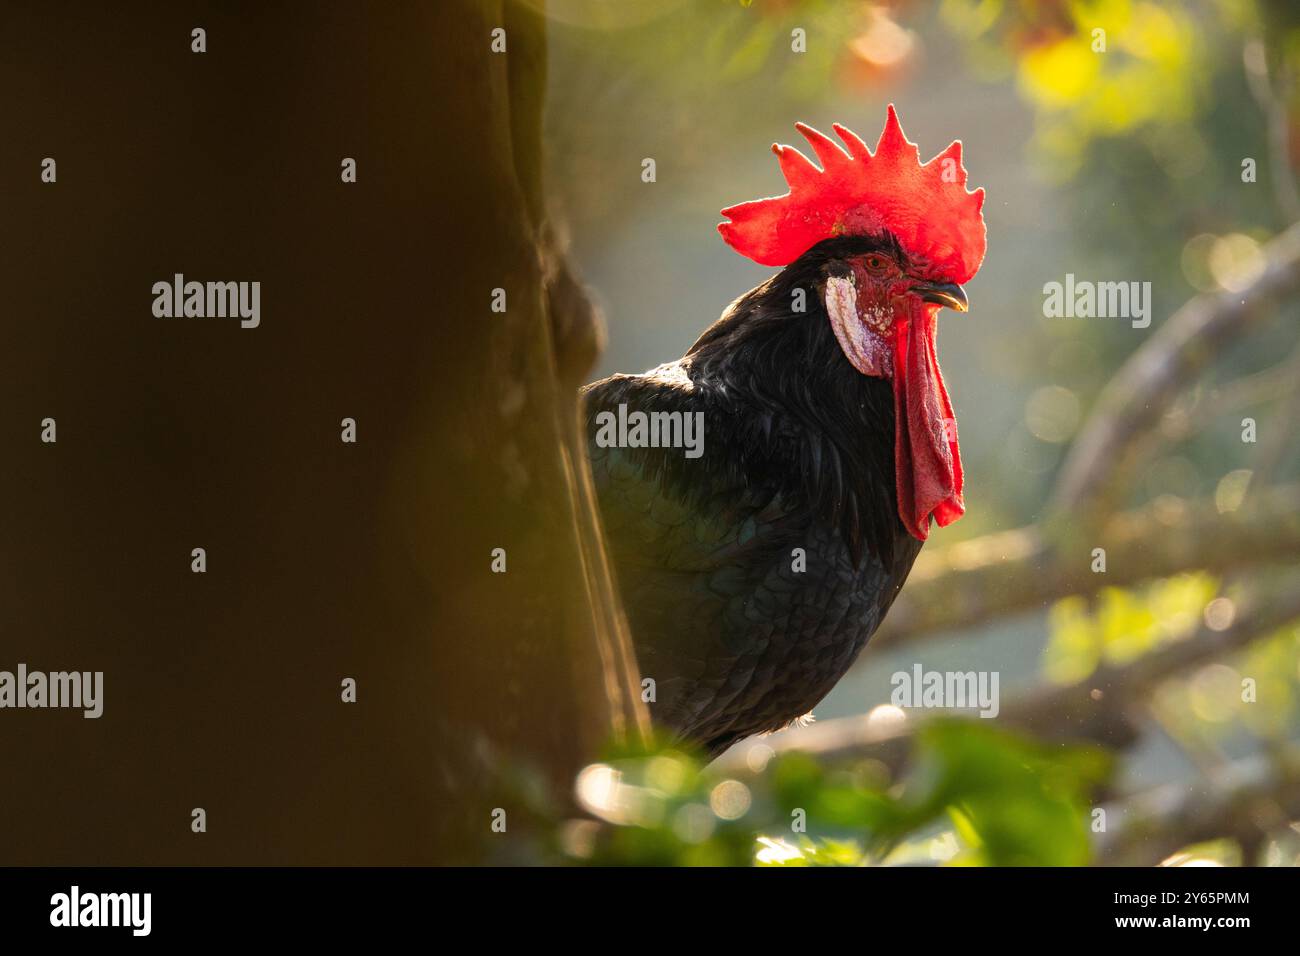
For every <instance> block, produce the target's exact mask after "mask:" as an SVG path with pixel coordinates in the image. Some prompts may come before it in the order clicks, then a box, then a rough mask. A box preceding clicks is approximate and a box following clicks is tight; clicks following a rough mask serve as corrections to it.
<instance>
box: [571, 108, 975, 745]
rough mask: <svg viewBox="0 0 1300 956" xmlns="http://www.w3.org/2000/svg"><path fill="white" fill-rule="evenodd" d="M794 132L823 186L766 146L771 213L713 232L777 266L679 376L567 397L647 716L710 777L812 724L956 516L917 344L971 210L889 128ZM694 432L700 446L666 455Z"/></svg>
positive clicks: (946, 446) (946, 287) (955, 166)
mask: <svg viewBox="0 0 1300 956" xmlns="http://www.w3.org/2000/svg"><path fill="white" fill-rule="evenodd" d="M798 128H799V130H800V131H801V132H802V133H803V134H804V136H805V137H807V138H808V140H809V142H810V143H811V144H812V146H813V149H814V150H815V151H816V153H817V155H818V157H819V158H820V159H821V161H822V169H821V170H818V169H817V168H816V167H815V166H813V164H812V163H810V162H809V161H808V160H807V159H806V158H805V157H804V156H803V155H802V154H800V153H799V152H798V150H794V149H792V148H790V147H777V146H774V147H773V150H774V151H775V152H776V153H777V156H778V157H779V158H780V160H781V165H782V169H783V171H784V173H785V176H786V179H787V181H788V183H789V184H790V187H791V191H790V193H789V194H787V195H786V196H783V197H779V198H777V199H766V200H759V201H757V202H752V203H745V204H742V205H740V206H735V207H732V208H730V209H727V210H724V211H723V214H724V215H726V216H729V217H730V218H731V220H732V221H731V222H726V223H723V224H722V225H721V226H720V227H719V229H720V230H721V232H722V234H723V237H724V238H725V239H726V240H727V241H728V242H729V243H730V244H731V245H732V246H734V247H735V248H736V249H737V250H738V251H740V252H742V254H745V255H748V256H750V257H751V258H753V259H755V260H757V261H759V262H761V263H763V264H767V265H784V266H785V268H784V269H783V270H782V271H781V272H780V273H778V274H777V275H775V276H773V277H772V278H771V279H769V280H768V281H766V282H764V283H763V284H762V285H760V286H758V287H757V288H756V289H753V290H752V291H750V292H748V293H747V294H745V295H744V296H742V297H741V298H739V299H738V300H737V301H736V302H734V303H733V304H732V305H731V306H730V307H729V308H728V309H727V310H726V312H725V313H724V314H723V316H722V317H721V318H720V319H719V320H718V321H717V322H716V323H714V325H713V326H712V327H711V328H709V329H708V330H707V331H706V332H705V333H704V334H703V335H702V336H701V337H700V338H699V340H698V341H697V342H696V343H695V344H694V345H693V346H692V347H691V349H690V351H688V352H687V353H686V355H685V356H684V357H682V358H681V359H679V360H677V361H676V362H672V363H669V364H667V365H663V366H660V367H659V368H656V369H653V370H651V371H649V372H646V373H645V374H642V375H614V376H611V377H610V378H607V379H605V380H603V381H600V382H596V383H594V384H592V385H589V386H587V387H586V389H585V390H584V394H585V400H586V410H587V420H588V429H589V436H590V440H589V448H590V453H591V461H592V469H593V472H594V475H595V480H596V486H597V491H598V494H599V500H600V510H601V514H602V517H603V520H604V526H605V532H606V535H607V538H608V540H609V542H610V547H611V553H612V558H613V562H614V565H615V569H616V572H617V575H618V579H619V584H620V587H621V591H622V596H623V601H624V604H625V606H626V608H627V612H628V616H629V619H630V624H631V628H632V634H633V639H634V641H635V643H636V649H637V656H638V662H639V664H640V667H641V672H642V674H643V675H644V676H645V677H648V678H652V679H653V680H654V682H655V684H654V700H653V702H652V703H651V714H652V716H653V718H654V720H655V722H656V724H657V725H659V726H660V727H661V728H666V729H668V730H669V731H670V732H671V733H672V734H673V735H674V736H676V737H678V738H680V739H682V740H684V741H687V742H691V743H693V744H696V745H698V746H699V747H701V748H702V749H704V750H705V751H706V752H708V753H709V754H711V755H715V754H718V753H720V752H722V751H723V750H725V749H726V748H727V747H728V746H730V745H731V744H732V743H734V742H735V741H737V740H740V739H741V738H744V737H746V736H749V735H751V734H756V733H762V732H765V731H772V730H777V729H780V728H781V727H784V726H786V725H788V724H789V723H791V722H792V721H794V720H796V719H798V718H799V717H801V716H802V715H804V714H807V713H808V712H809V711H810V710H811V709H812V707H813V706H814V705H815V704H816V703H817V702H818V701H820V700H821V699H822V698H823V697H824V696H825V695H826V694H827V693H828V692H829V691H830V689H831V688H832V687H833V686H834V685H835V683H836V682H837V681H838V680H839V678H840V677H841V676H842V675H843V674H844V672H845V671H846V670H847V669H848V668H849V666H850V665H851V664H852V663H853V661H854V660H855V659H856V658H857V656H858V654H859V652H860V651H861V650H862V648H863V646H864V645H865V644H866V643H867V640H868V639H869V638H870V637H871V635H872V634H873V633H874V632H875V630H876V628H877V627H878V626H879V625H880V622H881V620H882V619H883V618H884V616H885V613H886V612H887V611H888V610H889V607H890V605H891V604H892V603H893V601H894V598H895V596H896V595H897V594H898V591H899V589H900V588H901V587H902V585H903V582H904V581H905V580H906V578H907V575H908V572H909V571H910V570H911V567H912V562H913V561H914V560H915V558H916V555H917V553H918V552H919V550H920V548H921V543H922V541H924V539H925V537H926V535H927V534H928V531H929V525H930V519H931V517H934V518H935V520H937V521H938V523H939V524H941V525H942V524H947V523H949V522H950V521H952V520H955V519H956V518H957V517H959V516H960V515H961V513H962V510H963V507H964V506H963V503H962V498H961V492H962V475H961V460H960V455H959V451H958V447H957V436H956V429H955V421H954V420H953V415H952V407H951V405H950V403H949V401H948V396H947V392H946V389H945V388H944V386H943V379H942V377H941V375H940V373H939V368H938V364H937V361H936V360H935V354H934V329H935V315H936V313H937V312H938V309H939V307H940V306H944V305H946V306H950V307H952V308H955V309H958V310H960V311H965V309H966V298H965V294H964V292H963V291H962V289H961V287H960V285H959V283H961V282H965V281H967V280H968V279H969V278H970V277H971V276H972V275H974V273H975V271H976V270H977V269H978V268H979V264H980V262H981V260H982V258H983V253H984V225H983V219H982V216H981V212H980V209H981V205H982V201H983V193H982V191H977V192H975V193H968V192H967V191H966V188H965V181H966V174H965V170H964V169H962V168H961V155H960V144H959V143H954V144H953V145H952V146H951V147H949V149H948V150H945V151H944V152H943V153H942V154H940V155H939V156H937V157H935V159H933V160H931V162H930V163H927V164H926V165H924V166H921V165H920V164H919V163H918V161H917V156H916V147H915V146H913V145H912V144H910V143H908V142H907V140H906V138H905V136H904V135H903V132H902V129H901V128H900V126H899V124H898V119H897V116H896V114H895V113H894V110H893V107H892V106H891V107H890V109H889V116H888V120H887V122H886V126H885V131H884V133H883V134H882V136H881V139H880V142H879V144H878V146H877V148H876V151H875V153H874V154H873V153H871V152H870V151H868V150H867V148H866V147H865V145H863V144H862V142H861V140H859V139H858V138H857V137H856V136H854V135H853V134H852V133H850V132H849V131H847V130H845V129H843V128H842V127H839V126H836V127H835V130H836V132H837V133H838V134H839V136H840V138H841V139H843V140H844V142H845V144H846V146H847V147H848V151H847V152H846V151H845V150H843V149H841V148H840V147H839V146H838V144H835V143H834V142H833V141H832V140H830V139H829V138H827V137H825V136H823V135H822V134H821V133H818V132H817V131H815V130H812V129H810V128H808V127H806V126H803V125H802V124H800V125H799V127H798ZM636 413H642V414H641V416H638V415H637V414H636ZM654 413H657V414H654ZM665 413H666V414H665ZM674 413H676V414H674ZM689 416H695V418H694V419H692V418H690V417H689ZM638 417H640V418H641V422H640V423H639V425H636V422H635V419H637V418H638ZM629 419H631V420H633V422H634V425H636V427H634V428H633V429H631V430H629V429H628V428H627V422H628V421H629ZM693 421H698V422H702V425H703V429H702V430H703V435H702V437H703V444H702V448H700V449H699V450H697V451H694V452H689V451H684V450H683V448H681V447H662V446H663V445H666V444H672V443H674V439H681V438H682V437H683V435H685V436H690V434H691V433H690V430H689V426H690V425H691V424H692V423H693ZM616 422H617V423H618V427H617V428H615V427H614V426H615V423H616ZM647 425H648V427H647ZM638 428H639V430H638ZM683 428H685V429H686V430H685V431H683ZM696 437H697V438H698V437H700V436H698V435H697V436H696ZM676 443H677V444H681V441H677V442H676ZM653 445H659V446H660V447H652V446H653ZM691 455H697V456H698V457H691Z"/></svg>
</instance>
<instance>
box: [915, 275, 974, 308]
mask: <svg viewBox="0 0 1300 956" xmlns="http://www.w3.org/2000/svg"><path fill="white" fill-rule="evenodd" d="M912 291H913V292H915V293H917V294H918V295H920V297H921V300H922V301H923V302H933V303H935V304H936V305H943V306H947V307H948V308H950V309H952V310H953V311H954V312H966V311H967V310H969V309H970V300H969V299H967V298H966V290H965V289H963V288H962V287H961V286H959V285H957V284H956V283H953V282H935V283H927V284H925V285H918V286H914V287H913V289H912Z"/></svg>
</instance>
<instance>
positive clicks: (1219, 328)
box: [1049, 224, 1300, 523]
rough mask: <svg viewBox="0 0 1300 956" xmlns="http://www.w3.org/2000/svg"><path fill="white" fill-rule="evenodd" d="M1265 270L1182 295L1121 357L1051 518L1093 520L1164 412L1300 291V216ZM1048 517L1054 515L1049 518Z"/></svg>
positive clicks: (1274, 245)
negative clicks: (1239, 282)
mask: <svg viewBox="0 0 1300 956" xmlns="http://www.w3.org/2000/svg"><path fill="white" fill-rule="evenodd" d="M1264 255H1265V265H1264V268H1263V270H1262V272H1261V273H1260V275H1259V276H1258V277H1257V278H1256V279H1255V281H1254V282H1252V283H1251V284H1250V285H1249V286H1248V287H1247V288H1246V289H1244V290H1242V291H1240V292H1218V293H1207V294H1204V295H1199V296H1196V297H1195V298H1193V299H1191V300H1189V301H1188V302H1187V303H1185V304H1184V305H1183V306H1182V307H1181V308H1180V309H1178V311H1177V312H1175V313H1174V314H1173V315H1172V316H1170V317H1169V319H1168V320H1167V321H1166V322H1165V323H1164V324H1163V325H1162V326H1161V327H1160V329H1159V330H1158V331H1157V332H1156V333H1155V334H1154V335H1152V336H1151V338H1150V339H1149V340H1148V341H1147V342H1146V343H1145V344H1144V345H1143V346H1142V347H1140V348H1139V349H1138V350H1137V351H1136V352H1134V353H1133V355H1132V356H1130V357H1129V359H1128V361H1127V362H1125V363H1124V365H1123V367H1122V368H1121V369H1120V370H1119V372H1118V373H1117V374H1116V375H1115V377H1114V378H1113V379H1111V381H1110V383H1109V384H1108V385H1107V386H1106V388H1105V389H1104V390H1103V391H1102V393H1101V396H1100V397H1099V398H1098V401H1097V406H1096V409H1095V411H1094V412H1093V414H1092V415H1091V417H1090V418H1089V419H1088V421H1087V423H1086V424H1085V425H1084V427H1083V430H1082V431H1081V432H1080V433H1079V435H1078V437H1077V438H1076V439H1075V441H1074V443H1073V444H1072V445H1071V446H1070V451H1069V454H1068V455H1067V457H1066V460H1065V463H1064V465H1063V466H1062V468H1061V474H1060V477H1059V479H1058V481H1057V485H1056V489H1055V491H1054V493H1053V495H1052V499H1051V503H1050V510H1051V513H1052V516H1053V518H1054V519H1059V518H1060V517H1061V516H1064V515H1069V516H1070V519H1071V520H1072V521H1074V522H1076V523H1077V522H1079V521H1080V519H1084V521H1085V522H1086V521H1095V520H1096V519H1097V516H1098V515H1100V514H1104V513H1105V511H1106V509H1107V508H1108V507H1109V506H1113V504H1114V499H1115V497H1116V496H1117V493H1118V490H1119V489H1121V488H1123V487H1125V485H1126V482H1125V479H1126V478H1128V476H1129V475H1130V474H1131V472H1132V470H1133V468H1134V466H1135V464H1136V463H1137V462H1138V460H1139V459H1140V457H1141V452H1142V450H1143V449H1144V447H1145V446H1146V444H1147V441H1148V440H1149V438H1150V436H1151V434H1152V433H1153V432H1154V431H1155V427H1156V425H1157V424H1158V423H1159V421H1160V418H1161V416H1162V415H1163V414H1164V413H1165V412H1166V411H1167V410H1168V408H1169V407H1170V405H1171V404H1172V403H1173V401H1174V399H1175V398H1176V397H1177V395H1178V394H1179V392H1180V391H1181V389H1182V387H1183V386H1184V385H1186V384H1187V383H1188V382H1189V381H1191V380H1192V379H1193V378H1194V377H1195V376H1196V375H1198V374H1199V373H1201V372H1202V371H1204V370H1205V368H1206V367H1207V366H1209V365H1210V363H1212V362H1213V361H1214V359H1215V358H1216V357H1217V356H1218V355H1219V353H1220V350H1221V348H1222V347H1223V346H1224V345H1225V344H1226V343H1227V342H1229V341H1230V340H1231V339H1233V338H1235V337H1237V336H1239V335H1241V334H1242V333H1243V332H1245V331H1246V330H1247V329H1249V328H1250V327H1251V326H1252V325H1253V324H1254V323H1256V322H1258V321H1259V320H1260V319H1262V318H1263V317H1265V316H1267V315H1271V314H1272V309H1271V308H1270V306H1273V305H1276V304H1278V303H1281V302H1284V301H1285V300H1286V299H1288V298H1290V297H1291V296H1294V295H1296V294H1297V293H1300V224H1296V225H1292V226H1291V227H1290V228H1288V229H1287V230H1286V231H1285V232H1283V233H1281V234H1280V235H1278V236H1276V237H1274V238H1273V239H1272V240H1271V241H1270V242H1268V243H1267V244H1266V245H1265V246H1264ZM1049 520H1050V519H1049Z"/></svg>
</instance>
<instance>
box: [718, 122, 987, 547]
mask: <svg viewBox="0 0 1300 956" xmlns="http://www.w3.org/2000/svg"><path fill="white" fill-rule="evenodd" d="M796 129H798V130H799V132H800V133H802V134H803V135H804V137H805V138H806V139H807V140H808V142H809V144H810V145H811V146H812V148H813V151H814V152H815V153H816V154H817V157H818V159H819V160H820V161H821V167H822V168H821V169H818V168H817V167H816V166H815V165H813V163H812V162H811V161H810V160H809V159H808V158H807V157H806V156H804V155H803V154H802V153H801V152H799V150H797V149H795V148H793V147H791V146H776V145H774V146H773V147H772V151H773V152H774V153H776V156H777V159H778V160H779V161H780V163H781V171H782V173H783V174H784V175H785V179H786V182H787V183H788V184H789V186H790V191H789V192H788V193H787V194H786V195H784V196H778V197H776V198H773V199H759V200H755V201H754V202H746V203H741V204H740V205H737V206H731V207H730V208H728V209H724V210H723V211H722V214H723V215H724V216H727V217H728V218H729V219H730V220H731V221H730V222H724V223H721V224H720V225H719V226H718V230H719V232H721V233H722V237H723V239H725V240H726V241H727V242H728V243H729V244H730V245H731V246H732V247H733V248H734V249H735V250H736V251H737V252H739V253H741V255H744V256H747V257H749V258H750V259H753V260H754V261H755V262H758V263H761V264H762V265H769V266H786V265H790V264H791V263H795V262H797V261H798V260H800V259H801V258H803V257H804V256H808V255H816V256H818V257H819V258H821V259H822V260H823V262H822V265H821V266H820V269H819V274H820V276H821V288H820V290H819V291H820V292H821V299H822V304H823V306H824V307H825V313H826V317H827V319H828V320H829V322H830V325H831V328H832V329H833V330H834V332H835V337H836V339H837V340H838V341H839V344H840V348H841V350H842V351H843V353H844V357H845V358H846V359H847V360H848V361H849V362H850V363H851V364H852V365H853V367H854V368H856V369H857V370H858V371H859V372H861V373H862V374H863V375H870V376H875V377H880V378H888V379H890V380H891V381H892V382H893V386H894V410H895V415H896V422H895V436H896V437H895V449H894V452H895V465H896V482H897V491H898V510H899V517H900V518H901V519H902V522H903V525H904V527H906V528H907V530H908V531H909V532H910V533H911V534H912V535H913V536H915V537H917V538H919V539H921V540H925V538H926V536H927V535H928V534H929V529H930V518H931V517H933V518H934V520H935V521H937V522H938V523H939V524H940V525H941V526H942V525H946V524H949V523H950V522H952V521H955V520H956V519H957V518H959V517H961V515H962V513H963V511H964V510H965V505H964V504H963V502H962V469H961V453H960V451H959V448H958V444H957V422H956V418H955V417H954V416H953V411H952V404H951V402H950V401H949V399H948V390H947V389H946V388H945V387H944V383H943V376H942V375H941V374H940V372H939V363H938V359H937V358H936V355H935V327H936V321H935V319H936V316H937V314H938V312H939V309H940V308H942V307H944V306H947V307H948V308H950V309H954V310H956V311H958V312H965V311H966V309H967V300H966V293H965V291H964V290H963V289H962V284H963V283H965V282H966V281H968V280H969V279H970V278H971V277H972V276H974V275H975V273H976V272H977V271H978V270H979V267H980V263H981V262H982V261H983V259H984V246H985V235H984V218H983V215H982V212H981V209H982V207H983V205H984V190H982V189H977V190H975V191H974V192H968V191H967V189H966V170H965V168H963V166H962V164H961V143H960V141H958V142H954V143H953V144H952V145H951V146H949V147H948V148H947V149H945V150H944V151H943V152H942V153H940V154H939V155H938V156H935V157H934V158H933V159H932V160H930V161H929V162H928V163H925V164H924V165H922V164H921V163H920V157H919V154H918V152H917V148H916V146H915V145H914V144H913V143H910V142H908V140H907V137H906V136H905V135H904V134H903V129H902V127H901V126H900V125H899V122H898V114H897V113H895V111H894V107H893V106H890V107H889V115H888V118H887V119H886V121H885V129H884V132H883V133H881V135H880V141H879V143H877V145H876V149H875V152H874V153H873V152H872V151H870V150H869V149H867V147H866V145H865V144H864V143H863V142H862V140H861V139H859V138H858V137H857V136H856V135H855V134H854V133H852V132H850V131H849V130H847V129H845V128H844V127H842V126H840V125H838V124H836V125H835V126H834V130H835V132H836V134H838V136H839V137H840V139H841V140H843V142H844V146H843V147H841V146H840V145H839V144H838V143H836V142H835V141H834V140H832V139H831V138H830V137H828V136H825V135H823V134H822V133H819V132H818V131H817V130H815V129H813V128H812V127H809V126H805V125H804V124H802V123H798V124H796ZM815 247H820V248H817V250H816V251H815V252H814V249H815ZM831 248H833V250H834V251H833V253H832V254H831V255H830V256H829V257H828V256H827V252H828V251H829V250H830V249H831Z"/></svg>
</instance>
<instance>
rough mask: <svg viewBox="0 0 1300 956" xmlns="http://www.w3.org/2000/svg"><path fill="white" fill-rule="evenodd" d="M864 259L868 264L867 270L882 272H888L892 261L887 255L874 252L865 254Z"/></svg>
mask: <svg viewBox="0 0 1300 956" xmlns="http://www.w3.org/2000/svg"><path fill="white" fill-rule="evenodd" d="M862 261H863V262H864V263H865V264H866V266H867V271H869V272H877V273H880V272H887V271H888V270H889V266H890V262H889V259H888V258H887V257H886V256H880V255H874V254H873V255H868V256H863V259H862Z"/></svg>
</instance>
